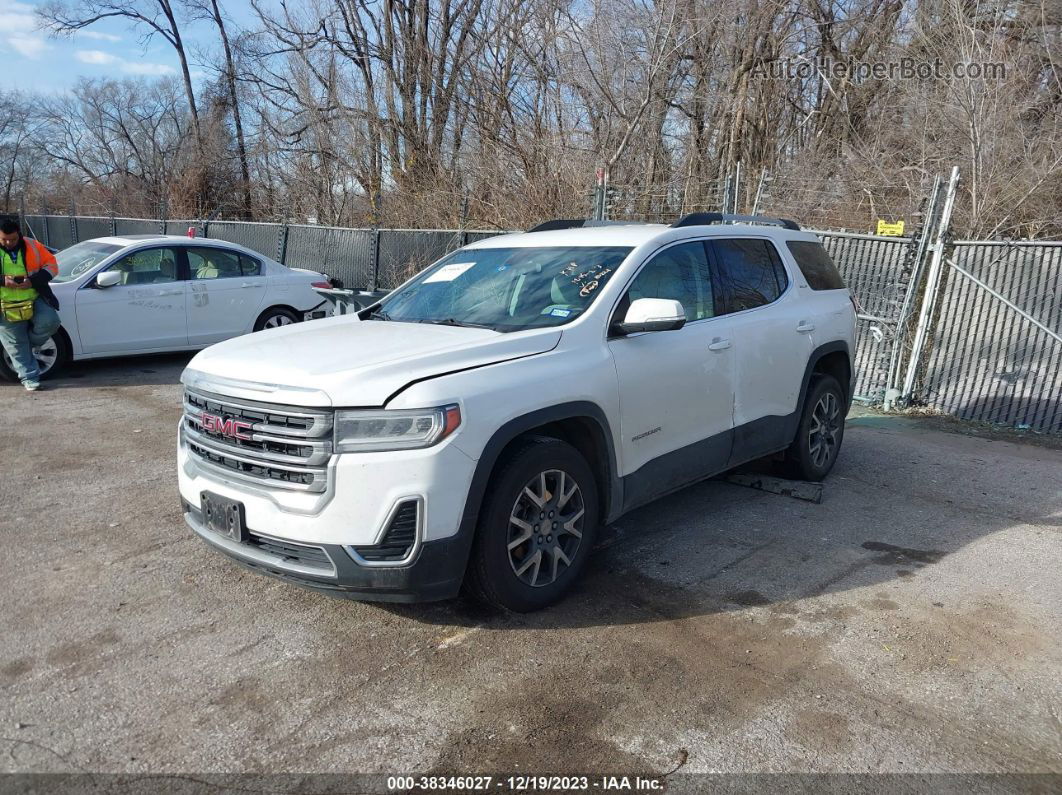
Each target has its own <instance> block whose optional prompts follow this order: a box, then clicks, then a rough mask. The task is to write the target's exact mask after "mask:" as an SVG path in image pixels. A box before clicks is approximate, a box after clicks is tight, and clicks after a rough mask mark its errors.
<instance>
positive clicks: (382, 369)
mask: <svg viewBox="0 0 1062 795" xmlns="http://www.w3.org/2000/svg"><path fill="white" fill-rule="evenodd" d="M560 337H561V332H560V330H559V329H536V330H534V331H527V332H516V333H511V334H502V333H500V332H497V331H491V330H490V329H478V328H463V327H460V326H439V325H433V324H429V323H396V322H389V321H387V322H385V321H375V320H371V321H360V320H358V318H357V317H355V316H352V315H346V316H342V317H333V318H326V319H323V320H313V321H310V322H308V323H296V324H292V325H290V326H282V327H280V328H275V329H268V330H266V331H259V332H256V333H254V334H247V335H244V336H242V337H235V338H234V339H231V340H226V341H225V342H219V343H218V344H216V345H212V346H210V347H209V348H207V349H206V350H203V351H200V352H199V353H198V354H197V355H196V356H195V358H193V359H192V361H191V362H189V364H188V368H187V369H186V370H185V372H184V375H182V377H181V380H182V381H183V382H184V383H185V384H187V385H189V386H198V387H199V388H200V389H204V390H206V391H214V392H220V393H222V394H225V395H231V396H233V397H242V398H245V399H251V400H261V401H265V402H276V403H291V404H294V405H303V406H350V407H358V406H366V407H368V406H382V405H384V404H385V403H386V401H387V400H388V399H389V398H390V397H391V396H392V395H394V394H395V393H396V392H398V391H400V390H401V389H402V388H403V387H405V386H407V385H408V384H410V383H412V382H413V381H422V380H424V379H426V378H432V377H434V376H438V375H442V374H443V373H449V372H453V371H455V370H467V369H470V368H473V367H482V366H484V365H488V364H495V363H497V362H502V361H505V360H507V359H516V358H520V357H523V356H531V355H533V354H536V353H545V352H546V351H549V350H552V349H553V348H555V347H556V345H557V342H558V341H559V340H560Z"/></svg>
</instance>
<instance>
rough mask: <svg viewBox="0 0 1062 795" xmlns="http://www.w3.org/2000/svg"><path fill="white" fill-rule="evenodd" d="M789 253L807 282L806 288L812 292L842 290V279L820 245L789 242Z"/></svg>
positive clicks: (807, 242)
mask: <svg viewBox="0 0 1062 795" xmlns="http://www.w3.org/2000/svg"><path fill="white" fill-rule="evenodd" d="M786 245H787V246H789V253H790V254H792V255H793V259H795V260H796V264H797V265H798V266H799V267H800V272H801V273H803V274H804V278H805V279H807V280H808V286H809V287H810V288H811V289H812V290H841V289H844V279H842V278H841V274H840V273H839V272H838V271H837V266H836V265H834V264H833V260H832V259H830V255H829V254H827V253H826V249H824V248H823V247H822V243H818V242H812V241H809V240H789V241H787V242H786Z"/></svg>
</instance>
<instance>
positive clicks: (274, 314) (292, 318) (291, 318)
mask: <svg viewBox="0 0 1062 795" xmlns="http://www.w3.org/2000/svg"><path fill="white" fill-rule="evenodd" d="M298 322H299V318H298V316H297V315H296V314H295V313H294V312H292V311H291V310H290V309H285V308H284V307H282V306H274V307H272V308H270V309H267V310H266V311H265V312H263V313H262V314H261V315H260V316H259V317H258V320H256V321H255V323H254V330H255V331H261V330H262V329H266V328H280V327H281V326H290V325H291V324H292V323H298Z"/></svg>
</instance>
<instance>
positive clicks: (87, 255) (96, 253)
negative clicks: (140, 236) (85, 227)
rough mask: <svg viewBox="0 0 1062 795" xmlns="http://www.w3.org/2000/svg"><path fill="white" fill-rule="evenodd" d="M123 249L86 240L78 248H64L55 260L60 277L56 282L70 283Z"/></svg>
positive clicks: (57, 277) (110, 244) (111, 244)
mask: <svg viewBox="0 0 1062 795" xmlns="http://www.w3.org/2000/svg"><path fill="white" fill-rule="evenodd" d="M121 248H122V247H121V246H119V245H116V244H114V243H97V242H96V241H94V240H86V241H85V242H84V243H78V244H77V245H76V246H71V247H70V248H64V249H63V250H62V251H60V252H59V253H58V254H56V255H55V260H56V262H58V263H59V275H58V276H56V277H55V279H54V281H57V282H68V281H70V280H71V279H76V278H77V277H78V276H80V275H81V274H83V273H85V272H86V271H89V270H92V268H94V267H96V266H97V265H99V264H100V263H101V262H103V260H105V259H107V257H109V256H110V255H111V254H113V253H114V252H115V251H119V250H120V249H121Z"/></svg>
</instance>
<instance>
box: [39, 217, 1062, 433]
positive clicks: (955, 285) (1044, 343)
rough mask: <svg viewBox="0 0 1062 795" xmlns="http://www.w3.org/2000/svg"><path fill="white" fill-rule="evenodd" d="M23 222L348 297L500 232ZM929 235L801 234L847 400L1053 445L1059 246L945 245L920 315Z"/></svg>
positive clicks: (1061, 391) (1060, 306)
mask: <svg viewBox="0 0 1062 795" xmlns="http://www.w3.org/2000/svg"><path fill="white" fill-rule="evenodd" d="M649 198H651V199H653V200H655V199H657V197H649ZM666 198H668V199H669V200H670V199H671V198H672V197H666ZM765 203H766V202H765ZM661 204H665V202H663V201H662V200H661ZM632 211H633V207H632ZM25 221H26V223H27V225H28V226H29V229H30V233H31V234H32V235H34V236H36V237H37V238H39V239H40V240H41V241H43V242H44V243H46V244H47V245H50V246H52V247H54V248H60V249H61V248H66V247H68V246H70V245H73V244H74V243H76V242H78V241H80V240H86V239H91V238H93V237H103V236H107V235H113V234H119V235H134V234H159V233H161V232H166V233H168V234H182V235H183V234H186V233H187V231H188V228H189V227H196V228H197V230H198V233H199V234H201V235H203V236H208V237H214V238H217V239H220V240H226V241H230V242H233V243H238V244H240V245H243V246H246V247H247V248H249V249H252V250H254V251H258V252H260V253H261V254H263V255H265V256H268V257H271V258H273V259H277V260H279V261H280V262H283V263H284V264H286V265H289V266H292V267H302V268H308V269H310V270H315V271H322V272H325V273H328V274H329V275H331V276H333V277H336V278H339V279H341V280H342V281H343V282H344V284H346V285H347V286H350V287H358V288H362V287H368V288H390V287H394V286H396V285H397V284H400V283H401V282H402V281H404V280H405V279H406V278H408V277H409V276H411V275H413V274H414V273H416V272H417V271H419V270H421V269H422V268H424V267H426V266H427V265H429V264H430V263H432V262H434V261H435V260H437V259H439V258H440V257H442V256H444V255H445V254H447V253H448V252H450V251H453V250H454V249H457V248H460V247H461V246H463V245H466V244H468V243H471V242H474V241H477V240H483V239H485V238H488V237H491V236H493V235H497V234H503V232H501V231H492V230H453V229H445V230H424V229H345V228H338V227H322V226H307V225H286V224H268V223H246V222H238V221H210V222H199V221H195V220H169V221H161V220H154V219H141V218H107V217H85V216H78V217H70V216H65V215H27V216H25ZM936 223H937V215H935V214H934V211H933V210H932V203H931V206H930V209H929V211H928V212H927V222H926V223H925V224H924V225H923V227H921V228H918V229H915V230H911V231H912V232H913V233H912V235H911V236H909V237H883V236H877V235H869V234H855V233H851V232H838V231H831V230H810V231H817V234H818V235H819V237H820V238H821V240H822V242H823V245H824V246H825V247H826V249H827V250H828V251H829V252H830V254H831V256H832V257H833V258H834V260H835V261H836V263H837V265H838V268H839V269H840V271H841V273H842V275H843V276H844V278H845V280H846V282H847V283H848V285H849V287H850V289H851V291H852V294H853V296H854V297H855V299H856V302H857V333H858V336H857V345H856V351H855V356H854V358H855V366H856V368H857V371H858V372H857V383H856V395H857V396H859V397H861V398H862V399H864V400H866V401H868V402H872V403H880V402H881V401H882V399H883V397H885V396H886V395H887V394H888V392H889V391H890V387H893V386H894V385H895V384H896V383H897V379H898V374H899V371H900V370H902V369H904V368H906V369H907V370H908V371H909V372H910V371H912V370H917V372H918V374H919V377H918V378H917V380H916V383H915V386H914V388H913V390H912V391H911V393H910V394H909V395H907V396H905V397H906V402H907V403H909V404H914V405H925V406H928V407H930V408H932V409H935V410H939V411H942V412H946V413H948V414H953V415H955V416H958V417H962V418H964V419H970V420H979V421H984V422H991V423H998V424H1005V425H1009V426H1016V427H1020V428H1029V429H1032V430H1035V431H1042V432H1050V433H1062V374H1060V373H1062V369H1060V367H1062V242H1007V241H960V242H958V243H954V244H948V245H947V249H946V250H947V251H948V254H947V260H946V265H945V266H944V267H943V268H942V269H940V276H939V278H941V280H942V283H941V285H940V290H939V292H937V293H935V295H936V296H937V298H936V299H935V301H934V302H932V303H929V302H926V301H925V295H927V294H930V293H927V292H926V290H925V287H926V285H925V282H926V280H927V278H928V277H927V276H926V268H925V262H926V261H928V259H929V257H930V256H931V250H932V249H933V248H934V245H928V241H929V237H930V235H931V234H935V235H937V236H939V238H940V240H941V241H943V239H944V233H945V232H946V223H942V225H941V226H940V227H938V228H936V230H935V232H934V224H936ZM936 245H937V248H941V246H943V245H944V244H943V243H939V244H936ZM923 304H924V305H925V306H930V307H931V308H932V309H934V310H935V312H930V313H929V317H930V318H931V320H932V322H931V325H930V326H929V327H928V330H927V339H928V343H927V344H926V346H925V348H924V350H922V351H921V352H913V351H912V348H911V346H910V345H909V344H908V343H907V341H906V338H905V334H907V333H908V332H909V331H910V327H911V325H912V324H913V319H914V316H915V315H918V314H919V310H920V309H921V308H922V305H923Z"/></svg>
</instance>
